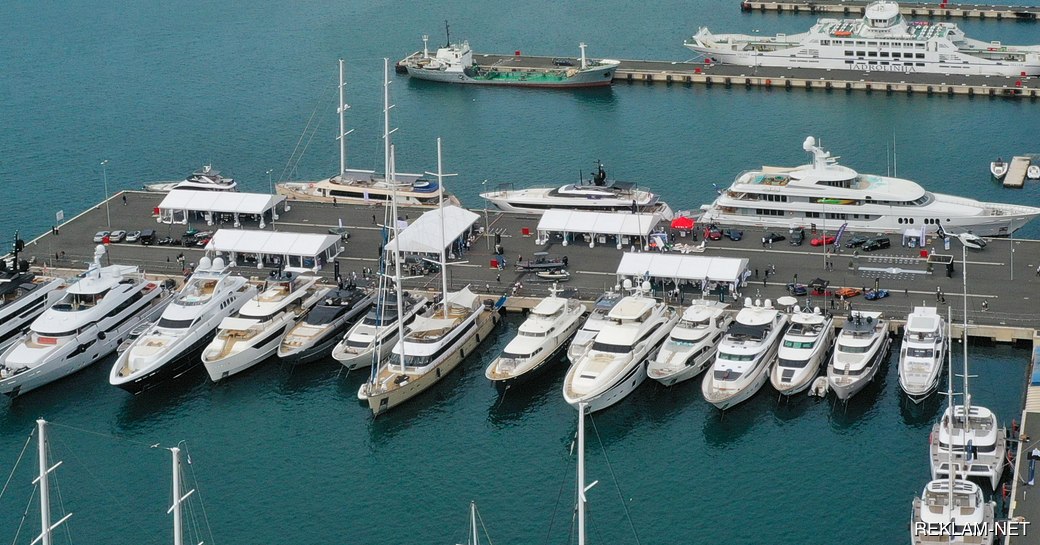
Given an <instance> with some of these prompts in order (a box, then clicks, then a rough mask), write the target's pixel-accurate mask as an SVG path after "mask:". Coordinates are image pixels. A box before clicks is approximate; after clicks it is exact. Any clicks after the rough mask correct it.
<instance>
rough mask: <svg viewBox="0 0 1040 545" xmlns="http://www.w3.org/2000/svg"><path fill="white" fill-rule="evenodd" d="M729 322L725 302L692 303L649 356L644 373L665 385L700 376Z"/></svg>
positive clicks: (730, 317) (730, 318)
mask: <svg viewBox="0 0 1040 545" xmlns="http://www.w3.org/2000/svg"><path fill="white" fill-rule="evenodd" d="M732 323H733V316H732V315H731V314H729V313H727V312H726V305H725V304H723V303H718V302H714V301H707V300H700V301H696V302H694V303H693V304H692V305H690V306H689V307H686V310H684V311H683V314H682V317H681V318H680V319H679V323H677V324H675V327H673V328H672V331H671V332H670V333H669V334H668V338H667V339H665V341H664V343H662V344H661V347H660V348H658V349H657V350H655V351H654V353H653V354H652V355H651V356H650V364H649V365H647V367H646V375H647V376H648V377H650V378H652V379H654V380H656V381H657V382H660V383H661V384H664V385H665V386H672V385H673V384H677V383H679V382H682V381H684V380H689V379H691V378H693V377H695V376H697V375H699V374H700V373H701V371H704V370H705V369H706V368H707V367H708V366H709V365H711V362H712V361H714V359H715V352H716V351H717V350H718V348H719V342H720V341H722V336H723V334H725V333H726V330H727V329H729V326H730V324H732Z"/></svg>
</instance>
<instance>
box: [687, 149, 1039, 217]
mask: <svg viewBox="0 0 1040 545" xmlns="http://www.w3.org/2000/svg"><path fill="white" fill-rule="evenodd" d="M802 149H804V150H805V151H806V152H808V153H809V154H810V155H811V156H812V163H810V164H808V165H802V166H799V167H793V168H778V167H762V169H761V170H753V171H747V172H743V173H741V174H739V175H738V176H737V178H736V180H735V181H734V182H733V184H732V185H731V186H730V187H729V189H727V190H725V191H722V192H720V194H719V196H718V198H716V199H715V202H713V203H712V204H710V205H704V206H703V207H702V210H703V219H704V220H706V221H709V222H715V223H720V224H725V225H740V226H747V227H761V228H766V229H793V228H797V227H805V226H809V225H815V226H817V227H819V228H822V229H825V230H827V229H838V228H839V227H840V226H841V225H843V224H847V225H846V229H847V230H849V231H866V232H872V233H900V234H901V233H903V232H905V231H906V230H907V229H913V230H915V231H917V232H920V231H921V229H924V230H925V231H926V232H929V233H933V232H936V231H937V230H938V228H939V227H940V225H941V226H942V228H943V230H945V231H946V232H951V233H957V232H965V231H971V232H972V233H974V234H975V235H978V236H1003V235H1010V234H1011V233H1012V232H1014V231H1016V230H1018V229H1020V228H1021V227H1022V226H1023V225H1025V224H1026V223H1028V222H1029V221H1030V220H1032V219H1033V218H1035V217H1036V216H1037V215H1040V208H1035V207H1032V206H1022V205H1018V204H999V203H988V202H980V201H977V200H974V199H968V198H963V197H954V196H951V195H943V194H941V193H932V192H930V191H926V190H925V189H924V188H922V187H921V186H920V185H918V184H917V183H915V182H912V181H910V180H904V179H901V178H893V177H889V176H880V175H876V174H860V173H858V172H856V171H855V170H853V169H851V168H848V167H845V166H841V165H839V164H837V159H838V158H837V157H831V154H830V152H826V151H824V150H823V149H822V148H821V147H820V146H817V143H816V139H815V138H813V137H811V136H810V137H808V138H806V139H805V142H804V143H803V144H802Z"/></svg>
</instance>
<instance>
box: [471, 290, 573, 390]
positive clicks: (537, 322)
mask: <svg viewBox="0 0 1040 545" xmlns="http://www.w3.org/2000/svg"><path fill="white" fill-rule="evenodd" d="M560 291H561V290H559V289H557V288H556V285H555V284H554V285H553V287H552V288H550V289H549V296H548V297H546V298H544V299H542V300H541V301H539V302H538V304H537V305H535V307H534V308H533V309H531V312H530V314H528V316H527V319H526V320H524V323H522V324H520V327H519V328H518V330H517V332H516V337H514V338H513V340H511V341H509V344H507V345H506V347H505V348H503V349H502V353H501V354H499V356H498V357H497V358H495V359H494V360H492V362H491V364H490V365H488V367H487V369H486V370H485V371H484V376H486V377H487V378H488V380H490V381H491V382H492V383H494V385H495V387H496V388H497V389H498V390H499V391H500V392H501V391H505V390H506V389H507V388H509V387H510V386H513V385H516V384H520V383H522V382H526V381H528V380H530V379H531V378H533V377H534V376H536V375H538V374H539V373H540V372H541V371H544V370H545V369H546V368H547V367H549V364H551V363H552V362H554V361H555V360H556V358H557V356H559V354H560V351H561V350H563V349H564V348H565V347H566V346H567V344H568V341H570V339H571V337H572V336H574V333H575V332H576V331H577V330H578V325H580V324H581V317H582V316H583V315H584V314H585V311H586V310H587V307H586V306H585V305H583V304H582V303H581V301H578V300H577V299H571V298H567V297H559V293H560Z"/></svg>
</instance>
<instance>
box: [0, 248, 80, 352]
mask: <svg viewBox="0 0 1040 545" xmlns="http://www.w3.org/2000/svg"><path fill="white" fill-rule="evenodd" d="M18 267H19V264H18V254H17V252H16V253H15V258H14V266H12V267H8V266H7V263H6V261H4V260H3V259H0V352H3V350H4V349H5V348H7V347H8V346H10V344H11V343H13V342H14V341H15V340H16V339H17V338H18V337H19V336H20V335H21V334H22V333H24V332H25V330H26V329H27V328H28V327H29V324H31V323H32V321H33V320H35V319H36V317H37V316H39V315H40V314H43V311H44V310H46V309H47V307H49V306H50V305H51V304H52V303H54V302H55V301H57V300H58V298H59V297H61V295H62V290H63V289H64V287H65V280H62V279H60V278H43V277H39V276H36V275H35V274H33V273H31V272H28V271H25V272H23V271H19V270H18Z"/></svg>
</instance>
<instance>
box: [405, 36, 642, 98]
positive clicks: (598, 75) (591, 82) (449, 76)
mask: <svg viewBox="0 0 1040 545" xmlns="http://www.w3.org/2000/svg"><path fill="white" fill-rule="evenodd" d="M428 42H429V37H428V36H423V51H422V55H419V54H418V53H416V54H414V55H412V56H410V57H408V58H407V59H405V60H403V61H401V63H400V65H399V68H404V69H405V70H407V72H408V76H409V77H413V78H417V79H424V80H429V81H438V82H442V83H463V84H476V85H507V86H512V87H556V88H559V87H605V86H608V85H610V84H611V82H612V81H613V80H614V71H615V70H617V67H618V65H619V64H621V61H616V60H613V59H601V60H593V59H589V58H586V57H585V44H584V43H582V44H580V45H579V46H578V47H580V48H581V59H580V60H579V62H578V66H567V64H570V61H563V60H557V62H554V63H552V65H551V66H549V67H546V68H536V67H523V68H520V67H514V66H509V65H508V64H506V65H503V64H496V65H493V66H490V67H482V66H478V65H477V64H476V63H475V62H473V50H472V49H470V47H469V42H465V41H464V42H462V43H450V42H451V39H450V37H449V39H448V42H449V43H448V44H447V45H445V46H444V47H441V48H438V49H437V53H436V54H434V55H433V56H430V51H429V43H428Z"/></svg>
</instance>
